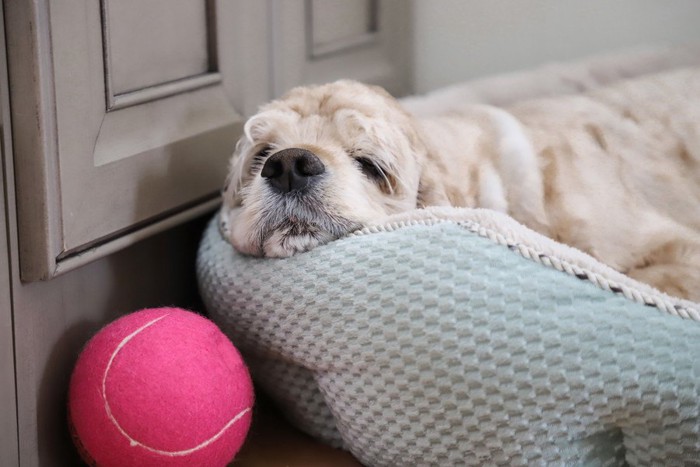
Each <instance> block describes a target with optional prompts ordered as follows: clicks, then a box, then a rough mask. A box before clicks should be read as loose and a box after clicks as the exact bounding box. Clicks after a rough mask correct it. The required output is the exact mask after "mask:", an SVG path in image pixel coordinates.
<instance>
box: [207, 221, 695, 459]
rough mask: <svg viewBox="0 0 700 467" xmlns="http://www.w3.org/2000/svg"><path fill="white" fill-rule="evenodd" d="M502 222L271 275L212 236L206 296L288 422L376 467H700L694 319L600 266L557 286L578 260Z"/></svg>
mask: <svg viewBox="0 0 700 467" xmlns="http://www.w3.org/2000/svg"><path fill="white" fill-rule="evenodd" d="M456 211H457V210H456ZM467 211H468V210H467ZM460 212H464V210H461V211H460ZM447 217H448V218H449V215H448V216H447ZM456 217H460V216H456ZM462 217H463V216H462ZM504 217H505V216H504ZM443 220H444V219H443ZM499 222H501V221H499V220H498V219H496V220H495V221H494V222H492V225H490V226H489V230H488V231H489V232H491V233H494V232H495V233H496V234H498V235H486V234H484V229H482V228H481V227H482V226H480V225H479V223H478V222H462V221H458V220H453V221H449V219H448V220H447V221H444V222H418V223H412V222H400V223H393V224H387V225H385V226H378V227H376V228H373V229H369V230H366V231H365V232H363V233H362V234H361V235H351V236H348V237H346V238H343V239H340V240H337V241H335V242H332V243H330V244H328V245H325V246H321V247H318V248H316V249H314V250H312V251H310V252H307V253H303V254H298V255H296V256H293V257H291V258H286V259H259V258H252V257H246V256H242V255H240V254H238V253H237V252H235V251H234V249H233V248H232V247H231V245H230V244H229V243H227V242H226V241H225V240H224V238H223V237H222V235H221V233H220V231H219V228H218V225H217V219H216V218H215V219H213V220H212V222H211V224H210V225H209V227H208V228H207V230H206V232H205V235H204V237H203V240H202V243H201V246H200V251H199V257H198V276H199V284H200V289H201V292H202V296H203V298H204V301H205V305H206V308H207V310H208V312H209V314H210V317H211V318H212V319H213V320H214V321H216V322H217V323H218V324H219V325H220V326H221V328H222V329H223V330H224V332H225V333H227V334H228V335H229V336H230V337H231V338H232V339H233V340H234V342H235V343H236V346H237V347H238V348H239V349H241V350H242V351H243V353H244V355H245V356H246V358H247V362H248V364H249V366H250V369H251V371H252V373H253V377H254V379H256V380H257V382H258V383H259V385H260V386H261V387H262V388H263V389H264V390H265V391H266V392H267V393H269V394H270V395H271V396H272V397H273V398H274V399H275V400H276V401H277V403H278V404H279V405H280V407H281V408H282V409H283V410H284V411H285V413H286V414H287V416H288V418H289V419H290V420H291V421H292V422H293V423H294V424H296V425H297V426H298V427H299V428H301V429H302V430H304V431H306V432H307V433H309V434H311V435H313V436H315V437H317V438H319V439H321V440H324V441H326V442H328V443H331V444H333V445H336V446H342V447H344V448H346V449H348V450H350V451H351V452H352V453H353V454H354V455H355V456H356V457H357V458H358V459H360V460H361V461H362V462H363V463H364V464H366V465H375V466H409V465H421V466H422V465H436V466H445V465H482V464H490V465H542V464H552V463H554V464H558V465H563V464H567V465H572V464H575V465H625V464H626V463H628V464H631V465H682V464H686V465H689V464H694V463H697V462H700V454H699V453H700V415H699V414H700V397H699V396H700V359H698V357H697V356H698V355H700V323H698V322H697V321H696V320H694V319H692V318H693V317H694V318H695V319H697V316H698V312H697V309H696V308H694V306H695V305H694V304H690V303H689V302H683V301H676V300H674V299H673V298H670V297H667V296H663V294H659V293H658V292H654V291H653V290H652V291H651V292H649V290H651V289H650V288H649V287H646V286H643V285H642V284H638V283H635V282H634V281H630V280H627V282H625V279H624V278H619V277H618V276H616V275H615V274H617V273H614V272H609V273H608V272H606V271H607V269H606V268H605V267H604V266H602V265H599V264H597V262H595V260H592V259H591V258H588V259H586V260H585V261H583V262H581V264H582V266H581V265H579V266H577V267H575V268H573V269H572V268H571V267H556V268H555V267H553V266H552V264H555V265H557V264H558V265H561V264H568V263H566V262H565V261H563V260H558V259H557V258H558V252H559V251H560V250H559V249H558V248H561V255H560V256H561V257H563V258H568V257H569V256H570V251H569V250H570V249H568V247H566V246H564V245H560V246H557V244H555V242H552V241H549V240H546V239H538V237H537V236H536V234H534V233H531V232H530V233H528V235H530V236H529V237H528V235H525V236H524V237H522V238H521V239H520V240H519V241H507V240H508V238H510V237H509V232H510V230H509V229H511V228H512V225H510V224H508V223H507V222H504V224H508V225H507V226H506V227H507V228H505V227H504V228H502V229H501V231H500V233H499V232H498V231H499ZM509 222H510V221H509ZM523 229H524V227H523ZM501 234H502V235H501ZM498 239H501V240H498ZM503 239H505V240H503ZM523 239H524V240H523ZM528 239H534V240H532V241H529V240H528ZM528 241H529V243H530V245H528V244H527V243H528ZM539 241H541V242H549V243H546V245H548V247H547V248H549V249H548V250H547V254H546V255H545V254H538V253H537V251H539V250H537V248H540V244H539V243H538V242H539ZM543 244H545V243H543ZM523 251H529V252H530V253H531V254H529V257H526V256H528V255H524V254H523ZM533 251H534V253H532V252H533ZM567 255H569V256H567ZM543 259H544V260H543ZM584 259H585V258H584ZM596 268H598V269H596ZM557 269H561V270H557ZM564 269H566V270H564ZM592 271H593V272H592ZM601 271H602V272H601ZM606 274H607V277H609V278H611V281H610V282H608V281H607V279H606ZM615 280H619V281H620V282H619V284H618V283H616V282H615ZM620 284H621V285H620ZM640 291H641V292H640ZM659 297H660V298H659ZM645 302H646V305H645ZM671 313H675V314H680V315H682V316H686V318H682V317H680V316H674V315H673V314H671Z"/></svg>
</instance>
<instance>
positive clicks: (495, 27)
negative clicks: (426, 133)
mask: <svg viewBox="0 0 700 467" xmlns="http://www.w3.org/2000/svg"><path fill="white" fill-rule="evenodd" d="M414 21H415V25H414V27H415V36H414V69H415V71H414V73H415V76H414V77H415V91H416V92H418V93H420V92H425V91H428V90H431V89H435V88H437V87H440V86H444V85H447V84H450V83H454V82H458V81H462V80H465V79H469V78H474V77H477V76H483V75H485V74H491V73H498V72H503V71H508V70H514V69H522V68H527V67H531V66H533V65H536V64H540V63H545V62H549V61H554V60H565V59H574V58H580V57H582V56H585V55H589V54H592V53H598V52H602V51H606V50H612V49H617V48H623V47H630V46H639V45H656V44H671V43H685V42H689V41H691V42H700V27H698V24H700V2H698V1H697V0H664V1H658V0H616V1H610V0H585V1H581V0H522V1H513V0H436V1H429V0H414Z"/></svg>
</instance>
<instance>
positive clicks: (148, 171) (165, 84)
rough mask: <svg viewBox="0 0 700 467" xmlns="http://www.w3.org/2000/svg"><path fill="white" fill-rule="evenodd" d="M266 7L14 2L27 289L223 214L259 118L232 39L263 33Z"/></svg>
mask: <svg viewBox="0 0 700 467" xmlns="http://www.w3.org/2000/svg"><path fill="white" fill-rule="evenodd" d="M49 3H50V8H49ZM256 3H261V2H253V1H251V0H247V1H222V0H99V1H98V0H95V1H89V2H86V1H81V0H66V1H60V2H49V1H48V0H36V1H27V2H24V1H22V2H5V8H6V15H7V22H6V24H7V28H8V55H9V57H8V58H9V75H10V89H11V108H12V119H13V122H14V129H15V131H14V135H13V139H14V150H15V160H16V161H17V164H16V171H17V190H18V203H19V206H18V211H19V229H20V242H21V251H22V257H21V271H22V278H23V280H26V281H33V280H37V279H47V278H50V277H53V276H55V275H56V274H59V273H62V272H65V271H67V270H70V269H72V268H74V267H76V266H78V265H81V264H84V263H86V262H88V261H91V260H94V259H96V258H98V257H101V256H104V255H106V254H108V253H111V252H113V251H115V250H117V249H121V248H123V247H124V246H126V245H128V244H131V243H133V242H135V241H136V240H139V239H140V238H143V237H145V236H148V235H151V234H153V233H155V232H157V231H160V230H164V229H166V228H168V227H170V226H172V225H174V224H176V223H179V222H182V221H183V220H186V219H189V218H192V217H194V216H196V215H197V214H199V213H201V212H204V211H206V210H207V209H211V208H212V207H213V206H214V205H216V203H217V202H218V195H219V190H220V187H221V186H222V185H223V182H224V178H225V173H226V166H227V161H228V158H229V156H230V154H231V152H232V150H233V146H234V143H235V140H236V139H237V137H238V135H239V133H240V127H241V124H242V121H243V117H242V110H241V109H243V108H245V107H246V105H247V106H249V107H250V105H249V104H248V101H247V100H246V99H247V97H244V98H243V99H241V98H240V97H241V91H240V87H239V86H240V85H239V83H234V82H231V79H232V78H234V76H229V77H225V76H224V71H222V70H232V69H234V68H235V65H232V64H231V63H230V61H231V60H234V61H235V60H237V59H238V58H240V57H241V56H243V54H242V53H239V51H238V50H237V47H242V44H241V43H240V42H235V41H230V40H228V39H229V38H230V36H231V33H230V30H231V29H234V28H237V27H238V25H239V23H242V22H252V23H254V24H255V23H257V24H265V18H264V11H261V10H260V8H259V7H258V6H256V5H255V4H256ZM251 44H252V47H253V49H256V48H257V49H259V50H258V52H260V50H262V51H264V50H265V44H264V42H263V43H260V44H259V45H258V44H257V43H255V42H251ZM246 47H248V45H246ZM251 56H253V57H256V55H248V58H250V57H251ZM257 57H259V58H256V59H255V60H257V61H262V63H265V62H264V60H265V58H264V54H263V53H258V55H257ZM248 68H250V65H248ZM232 74H235V73H232ZM258 78H262V79H263V81H264V80H265V76H258ZM227 80H228V82H227V83H225V81H227ZM258 82H259V81H258ZM241 83H242V84H245V85H246V86H247V89H248V90H249V91H250V94H249V95H251V96H256V97H262V96H260V93H259V92H257V91H256V86H257V87H260V86H261V85H255V83H253V86H252V87H251V82H250V81H248V82H243V81H242V82H241ZM262 88H263V89H266V86H265V85H264V84H263V85H262ZM237 93H238V95H236V94H237ZM237 106H239V107H240V108H237Z"/></svg>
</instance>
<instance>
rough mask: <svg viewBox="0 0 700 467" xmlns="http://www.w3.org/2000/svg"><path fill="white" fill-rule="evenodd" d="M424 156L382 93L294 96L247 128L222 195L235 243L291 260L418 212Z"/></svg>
mask: <svg viewBox="0 0 700 467" xmlns="http://www.w3.org/2000/svg"><path fill="white" fill-rule="evenodd" d="M424 152H425V149H424V148H423V147H421V143H420V139H419V138H418V136H417V134H416V129H415V128H414V124H413V121H412V119H411V117H410V116H409V115H408V114H407V113H406V112H405V111H404V110H403V109H402V108H401V107H400V106H399V104H398V103H397V102H396V101H395V100H394V99H393V98H392V97H391V96H390V95H389V94H388V93H386V92H385V91H384V90H383V89H381V88H378V87H370V86H366V85H363V84H360V83H357V82H353V81H338V82H335V83H331V84H326V85H322V86H315V87H301V88H296V89H293V90H292V91H290V92H289V93H288V94H287V95H286V96H284V97H283V98H282V99H280V100H276V101H273V102H271V103H269V104H267V105H265V106H263V107H261V109H260V110H259V112H258V113H257V114H256V115H254V116H253V117H251V118H250V119H249V120H248V121H247V122H246V125H245V129H244V135H243V136H242V138H241V139H240V140H239V142H238V144H237V146H236V150H235V153H234V155H233V159H232V162H231V168H230V174H229V180H228V183H227V187H226V189H225V191H224V207H223V210H222V214H223V217H224V218H225V219H226V221H227V223H228V231H229V235H230V240H231V242H232V243H233V245H234V246H235V247H236V249H237V250H239V251H241V252H243V253H247V254H252V255H255V256H269V257H285V256H291V255H293V254H294V253H296V252H300V251H306V250H309V249H311V248H313V247H315V246H317V245H320V244H323V243H326V242H328V241H331V240H334V239H336V238H339V237H341V236H343V235H344V234H347V233H349V232H351V231H353V230H355V229H358V228H360V227H362V226H363V225H366V224H367V223H368V222H370V221H373V220H377V219H379V218H381V217H383V216H386V215H389V214H393V213H396V212H402V211H406V210H409V209H413V208H415V207H416V202H417V196H418V185H419V178H420V172H421V164H422V160H423V154H422V153H424Z"/></svg>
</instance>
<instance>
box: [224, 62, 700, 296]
mask: <svg viewBox="0 0 700 467" xmlns="http://www.w3.org/2000/svg"><path fill="white" fill-rule="evenodd" d="M291 147H297V148H303V149H307V150H309V151H311V152H313V153H314V154H316V156H317V157H318V158H319V159H320V160H321V161H322V162H323V164H324V165H325V166H326V172H325V173H324V174H323V175H322V176H320V179H319V182H318V183H317V184H316V185H315V186H314V187H313V190H310V191H309V193H305V194H303V195H295V196H281V195H279V194H278V193H274V192H273V191H272V190H270V188H269V186H267V183H266V180H265V179H264V178H263V177H261V176H260V170H261V167H262V163H263V162H264V158H265V157H269V155H270V154H272V153H274V152H275V151H278V150H282V149H285V148H291ZM260 151H263V153H262V154H260ZM256 154H260V156H259V160H256ZM358 158H367V159H371V160H373V161H376V163H377V164H379V166H380V167H381V168H382V170H383V172H384V173H385V177H383V178H377V177H376V176H375V177H371V176H368V175H367V174H366V172H364V171H363V168H362V165H361V164H360V163H359V162H358V161H357V159H358ZM435 205H438V206H439V205H442V206H462V207H486V208H490V209H494V210H497V211H501V212H504V213H506V214H508V215H510V216H512V217H513V218H515V219H516V220H518V221H519V222H521V223H523V224H525V225H527V226H528V227H530V228H532V229H533V230H536V231H538V232H540V233H542V234H544V235H546V236H549V237H551V238H553V239H555V240H557V241H559V242H562V243H566V244H568V245H571V246H574V247H576V248H578V249H580V250H583V251H584V252H587V253H589V254H591V255H592V256H594V257H596V258H598V259H599V260H601V261H602V262H604V263H606V264H608V265H609V266H611V267H613V268H614V269H616V270H618V271H620V272H623V273H625V274H628V275H630V276H632V277H634V278H637V279H639V280H641V281H643V282H647V283H649V284H651V285H653V286H655V287H657V288H659V289H661V290H663V291H665V292H667V293H670V294H672V295H676V296H680V297H684V298H689V299H691V300H695V301H700V69H685V70H679V71H674V72H667V73H664V74H660V75H652V76H647V77H642V78H639V79H635V80H629V81H624V82H620V83H617V84H615V85H612V86H610V87H607V88H604V89H599V90H595V91H591V92H588V93H586V94H581V95H571V96H557V97H550V98H543V99H534V100H530V101H526V102H522V103H518V104H514V105H511V106H510V107H507V108H505V109H501V108H496V107H492V106H487V105H471V106H464V107H463V108H460V109H459V111H451V112H448V113H447V114H446V115H433V116H430V117H426V118H419V117H415V116H413V115H411V114H409V113H408V112H407V111H405V110H404V109H403V108H402V107H401V106H400V105H399V104H398V103H397V101H395V100H394V99H393V98H391V97H390V96H389V95H388V94H387V93H386V92H384V91H383V90H381V89H379V88H375V87H368V86H365V85H362V84H359V83H356V82H351V81H339V82H336V83H332V84H328V85H323V86H316V87H306V88H297V89H294V90H292V91H291V92H290V93H289V94H288V95H287V96H285V97H284V98H282V99H280V100H277V101H273V102H272V103H270V104H267V105H266V106H264V107H263V108H261V110H260V112H259V113H258V114H257V115H255V116H254V117H252V118H251V119H250V120H249V121H248V123H247V124H246V127H245V136H244V137H243V138H242V139H241V140H240V141H239V144H238V147H237V149H236V153H235V154H234V158H233V162H232V168H231V174H230V180H229V183H228V186H227V189H226V190H225V197H224V207H223V210H222V218H223V219H224V220H225V221H226V222H228V223H229V225H230V232H231V239H230V240H231V241H232V243H233V245H234V246H235V247H236V248H237V249H238V250H240V251H241V252H244V253H247V254H253V255H258V256H271V257H283V256H290V255H292V254H294V253H296V252H300V251H305V250H308V249H311V248H313V247H315V246H317V245H319V244H322V243H326V242H328V241H330V240H333V239H335V238H338V237H340V236H342V235H344V234H346V233H348V232H350V231H352V230H354V229H356V228H358V227H361V226H365V225H368V224H371V223H374V222H376V221H377V220H379V219H381V218H383V217H385V216H388V215H391V214H396V213H400V212H405V211H408V210H411V209H414V208H416V207H424V206H435Z"/></svg>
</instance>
